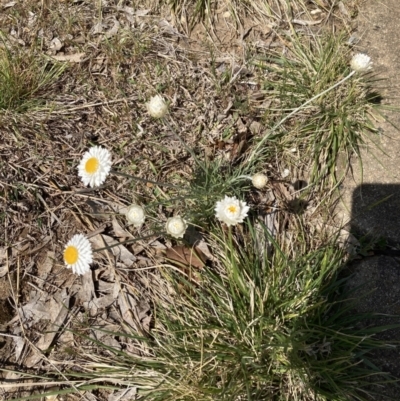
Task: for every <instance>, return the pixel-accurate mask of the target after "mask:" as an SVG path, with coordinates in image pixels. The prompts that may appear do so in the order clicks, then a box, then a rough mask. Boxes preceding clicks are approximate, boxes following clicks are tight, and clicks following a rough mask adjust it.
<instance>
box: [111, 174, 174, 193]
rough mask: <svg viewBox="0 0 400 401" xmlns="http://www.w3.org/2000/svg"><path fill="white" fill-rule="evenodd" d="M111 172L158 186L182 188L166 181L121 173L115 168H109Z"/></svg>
mask: <svg viewBox="0 0 400 401" xmlns="http://www.w3.org/2000/svg"><path fill="white" fill-rule="evenodd" d="M111 173H112V174H115V175H120V176H122V177H127V178H132V179H133V180H136V181H140V182H144V183H150V184H154V185H158V186H160V187H169V188H174V189H178V190H181V189H182V188H180V187H177V186H176V185H172V184H167V183H165V182H158V181H152V180H147V179H145V178H139V177H135V176H134V175H130V174H125V173H121V172H119V171H116V170H111Z"/></svg>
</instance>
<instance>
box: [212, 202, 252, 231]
mask: <svg viewBox="0 0 400 401" xmlns="http://www.w3.org/2000/svg"><path fill="white" fill-rule="evenodd" d="M249 209H250V207H249V206H247V205H246V202H242V201H240V200H239V199H237V198H235V197H232V198H231V197H229V196H225V198H224V199H222V200H221V201H219V202H217V205H216V206H215V217H216V218H217V219H218V220H220V221H222V222H224V223H225V224H227V225H228V226H234V225H236V224H238V223H242V222H243V219H244V218H245V217H247V213H248V211H249Z"/></svg>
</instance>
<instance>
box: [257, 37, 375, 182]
mask: <svg viewBox="0 0 400 401" xmlns="http://www.w3.org/2000/svg"><path fill="white" fill-rule="evenodd" d="M293 37H294V40H293V42H292V47H291V49H290V50H289V51H288V54H287V55H286V56H285V57H277V58H273V57H268V59H266V60H264V62H262V63H261V64H259V66H260V67H261V68H263V69H265V71H266V78H265V79H264V81H263V92H264V93H265V96H266V99H269V101H270V103H269V104H270V107H269V108H268V109H267V110H266V111H265V114H264V121H265V122H266V124H268V126H269V127H270V131H269V134H268V138H267V139H268V140H269V141H272V142H273V143H276V144H277V146H279V147H280V148H281V149H282V153H285V150H286V152H287V150H288V149H293V152H295V153H298V154H301V155H302V156H303V157H304V158H305V159H306V160H307V161H310V162H311V163H310V164H309V167H308V168H309V169H310V171H309V174H310V181H312V182H315V183H316V182H320V181H321V180H324V179H325V178H326V177H331V178H333V179H334V180H335V179H336V178H335V174H336V166H337V160H338V156H339V155H344V156H345V158H346V160H347V162H349V160H350V156H351V155H353V154H356V155H359V154H360V148H361V146H362V145H363V144H364V143H365V140H366V138H367V137H368V136H369V135H371V134H375V133H377V129H376V128H375V127H374V121H375V120H376V117H375V116H376V115H377V114H378V113H379V95H378V94H377V93H376V92H375V91H374V89H373V87H374V79H373V77H372V76H371V74H370V75H369V77H368V78H367V79H365V78H366V77H365V76H360V75H357V74H356V75H353V76H351V77H350V78H348V79H347V77H348V76H349V75H350V73H351V70H350V69H349V67H348V59H349V58H350V57H351V52H350V48H349V46H348V45H347V44H346V42H345V36H344V35H331V34H328V35H324V36H322V37H318V38H317V37H313V36H311V37H309V38H308V39H306V40H304V38H300V37H298V36H297V34H295V33H294V32H293ZM341 80H343V82H342V84H340V85H338V86H336V84H337V83H338V82H340V81H341ZM311 99H315V100H314V101H312V102H310V103H308V102H309V101H310V100H311ZM306 103H307V104H306ZM304 104H306V106H304ZM282 111H283V113H284V114H282ZM293 111H295V113H293ZM291 113H293V114H291ZM285 115H286V116H288V117H289V118H286V116H285ZM282 121H283V122H284V123H281V122H282ZM264 141H265V138H263V140H262V142H263V143H264ZM256 149H258V147H256ZM258 153H259V154H261V153H262V150H261V149H259V151H258ZM252 156H254V152H253V154H252Z"/></svg>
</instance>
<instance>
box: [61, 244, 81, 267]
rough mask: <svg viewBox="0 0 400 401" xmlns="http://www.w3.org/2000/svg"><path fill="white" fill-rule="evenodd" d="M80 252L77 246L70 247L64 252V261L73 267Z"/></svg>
mask: <svg viewBox="0 0 400 401" xmlns="http://www.w3.org/2000/svg"><path fill="white" fill-rule="evenodd" d="M78 257H79V252H78V249H77V248H76V246H73V245H70V246H68V247H67V248H66V249H65V251H64V260H65V262H66V263H67V264H68V265H73V264H74V263H76V262H77V261H78Z"/></svg>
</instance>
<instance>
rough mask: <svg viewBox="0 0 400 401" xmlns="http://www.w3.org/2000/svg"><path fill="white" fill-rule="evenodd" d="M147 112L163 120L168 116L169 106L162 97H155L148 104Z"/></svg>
mask: <svg viewBox="0 0 400 401" xmlns="http://www.w3.org/2000/svg"><path fill="white" fill-rule="evenodd" d="M146 107H147V111H148V112H149V114H150V115H151V116H152V117H154V118H161V117H164V116H165V114H167V111H168V105H167V103H165V101H164V99H163V98H162V97H161V96H160V95H156V96H153V97H152V98H151V99H150V101H149V102H148V103H146Z"/></svg>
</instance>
